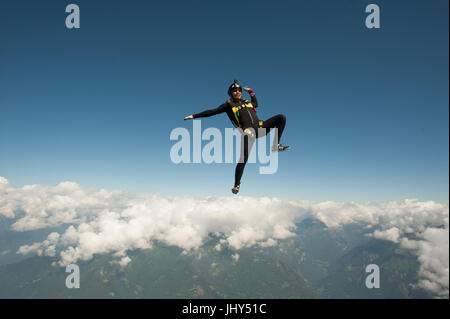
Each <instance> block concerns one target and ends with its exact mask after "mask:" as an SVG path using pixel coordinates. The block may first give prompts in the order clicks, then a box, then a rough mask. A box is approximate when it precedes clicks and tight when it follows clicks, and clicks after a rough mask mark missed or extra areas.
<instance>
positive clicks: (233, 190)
mask: <svg viewBox="0 0 450 319" xmlns="http://www.w3.org/2000/svg"><path fill="white" fill-rule="evenodd" d="M231 191H232V192H233V194H237V193H239V185H237V186H234V187H233V188H232V189H231Z"/></svg>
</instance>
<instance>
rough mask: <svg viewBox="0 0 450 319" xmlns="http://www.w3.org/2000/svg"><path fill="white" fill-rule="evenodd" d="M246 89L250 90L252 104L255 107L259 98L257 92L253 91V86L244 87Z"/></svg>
mask: <svg viewBox="0 0 450 319" xmlns="http://www.w3.org/2000/svg"><path fill="white" fill-rule="evenodd" d="M244 90H245V91H246V92H248V94H250V97H251V99H252V105H253V106H254V107H258V100H257V99H256V95H255V92H253V90H252V89H251V88H248V87H244Z"/></svg>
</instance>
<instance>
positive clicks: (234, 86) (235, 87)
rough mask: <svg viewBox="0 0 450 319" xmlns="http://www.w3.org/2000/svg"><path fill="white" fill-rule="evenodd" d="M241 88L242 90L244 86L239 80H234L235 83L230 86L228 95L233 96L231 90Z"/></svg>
mask: <svg viewBox="0 0 450 319" xmlns="http://www.w3.org/2000/svg"><path fill="white" fill-rule="evenodd" d="M235 90H239V91H241V92H242V86H241V85H240V84H239V83H238V80H234V83H233V84H231V85H230V87H229V88H228V95H229V96H231V92H233V91H235Z"/></svg>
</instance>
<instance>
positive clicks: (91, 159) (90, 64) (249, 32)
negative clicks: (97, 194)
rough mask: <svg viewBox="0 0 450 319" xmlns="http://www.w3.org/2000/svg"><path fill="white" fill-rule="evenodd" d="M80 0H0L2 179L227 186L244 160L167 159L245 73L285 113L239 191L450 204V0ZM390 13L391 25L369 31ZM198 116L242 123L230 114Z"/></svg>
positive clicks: (146, 189)
mask: <svg viewBox="0 0 450 319" xmlns="http://www.w3.org/2000/svg"><path fill="white" fill-rule="evenodd" d="M69 3H71V2H69V1H60V0H59V1H16V0H15V1H11V0H8V1H2V4H1V6H0V41H1V42H0V43H1V46H0V110H1V114H0V176H4V177H6V178H7V179H9V180H10V182H11V183H12V184H13V185H15V186H18V187H19V186H22V185H26V184H41V185H56V184H57V183H59V182H61V181H66V180H70V181H74V182H77V183H79V184H81V185H82V186H83V187H95V188H107V189H122V190H128V191H131V192H138V193H150V192H159V193H162V194H168V195H180V194H192V195H198V196H204V195H219V196H222V195H227V196H228V195H231V192H230V188H231V187H232V186H233V182H234V165H233V164H210V165H207V164H189V165H188V164H182V165H175V164H173V163H172V162H171V161H170V158H169V151H170V148H171V147H172V145H173V144H174V142H173V141H170V140H169V134H170V132H171V130H172V129H174V128H176V127H186V128H188V129H190V130H191V129H192V122H187V121H183V118H184V117H185V116H186V115H189V114H192V113H196V112H200V111H202V110H204V109H208V108H213V107H216V106H218V105H220V104H221V103H223V102H224V101H225V100H226V98H227V95H226V90H227V88H228V86H229V85H230V84H231V83H232V81H233V79H234V78H238V79H239V80H240V81H241V82H242V83H243V84H245V85H248V86H250V87H252V88H253V89H254V90H255V93H256V94H257V97H258V99H259V102H260V109H259V112H258V114H259V116H260V118H261V119H266V118H268V117H271V116H273V115H275V114H278V113H284V114H285V115H286V116H287V126H286V130H285V134H284V136H283V142H284V143H285V144H288V145H291V146H292V150H290V151H289V152H286V153H282V154H280V158H279V169H278V172H277V174H275V175H259V174H258V165H255V164H253V165H251V164H250V165H248V166H247V168H246V171H245V173H244V177H243V181H242V194H243V195H250V196H270V197H272V196H277V197H282V198H291V199H298V200H303V199H304V200H314V201H322V200H342V201H387V200H403V199H405V198H417V199H419V200H436V201H439V202H444V203H448V191H449V189H448V183H449V170H448V168H449V140H448V133H449V103H448V101H449V94H448V84H449V83H448V82H449V81H448V79H449V74H448V68H449V65H448V61H449V60H448V57H449V46H448V36H449V35H448V24H449V23H448V11H449V8H448V1H447V0H433V1H425V0H423V1H422V0H420V1H411V0H408V1H406V0H404V1H400V0H398V1H378V0H374V1H357V0H342V1H336V0H329V1H312V0H310V1H298V0H295V1H270V2H269V1H261V0H258V1H239V2H235V3H231V2H229V1H196V0H194V1H136V0H134V1H127V2H124V1H85V0H83V1H81V0H80V1H78V0H74V1H72V3H76V4H78V5H79V6H80V9H81V29H79V30H68V29H66V27H65V23H64V22H65V17H66V15H67V14H66V13H65V7H66V5H67V4H69ZM369 3H376V4H378V5H379V6H380V8H381V29H379V30H373V29H372V30H369V29H366V28H365V26H364V20H365V17H366V15H367V14H366V13H365V12H364V11H365V10H364V9H365V6H366V5H367V4H369ZM202 125H203V127H204V128H206V127H218V128H221V129H224V128H225V127H231V123H230V122H229V120H228V118H227V117H226V115H225V114H222V115H218V116H216V117H213V118H208V119H203V120H202Z"/></svg>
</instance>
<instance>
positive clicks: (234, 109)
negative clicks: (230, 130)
mask: <svg viewBox="0 0 450 319" xmlns="http://www.w3.org/2000/svg"><path fill="white" fill-rule="evenodd" d="M245 107H251V108H253V105H252V103H246V104H242V105H239V106H235V107H233V108H232V110H233V113H234V117H235V118H236V121H237V123H238V125H239V126H241V124H240V123H239V118H238V115H237V113H238V112H239V110H240V109H243V108H245Z"/></svg>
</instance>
